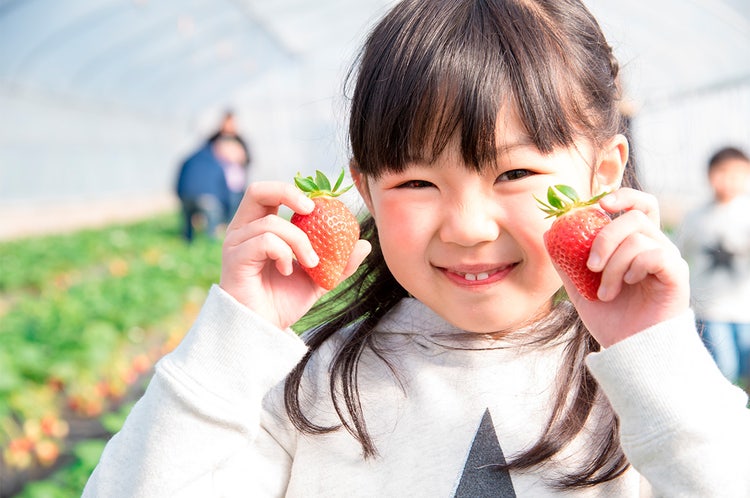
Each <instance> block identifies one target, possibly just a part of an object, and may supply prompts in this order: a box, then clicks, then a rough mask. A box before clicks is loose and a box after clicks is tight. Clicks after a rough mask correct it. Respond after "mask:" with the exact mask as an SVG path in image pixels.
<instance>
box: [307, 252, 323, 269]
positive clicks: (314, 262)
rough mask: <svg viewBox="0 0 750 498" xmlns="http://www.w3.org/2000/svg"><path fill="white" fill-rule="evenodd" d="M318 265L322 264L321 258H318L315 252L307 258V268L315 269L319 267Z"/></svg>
mask: <svg viewBox="0 0 750 498" xmlns="http://www.w3.org/2000/svg"><path fill="white" fill-rule="evenodd" d="M318 263H320V258H318V255H317V254H316V253H314V252H311V253H310V254H308V256H307V266H308V268H315V267H316V266H318Z"/></svg>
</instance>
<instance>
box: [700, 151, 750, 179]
mask: <svg viewBox="0 0 750 498" xmlns="http://www.w3.org/2000/svg"><path fill="white" fill-rule="evenodd" d="M733 159H737V160H740V161H745V162H747V163H750V159H748V157H747V155H746V154H745V153H744V152H743V151H742V150H741V149H738V148H737V147H722V148H721V149H719V150H717V151H716V152H714V154H713V155H712V156H711V158H710V159H709V160H708V172H709V173H710V172H711V171H712V170H713V169H714V168H716V166H718V165H719V164H721V163H723V162H725V161H729V160H733Z"/></svg>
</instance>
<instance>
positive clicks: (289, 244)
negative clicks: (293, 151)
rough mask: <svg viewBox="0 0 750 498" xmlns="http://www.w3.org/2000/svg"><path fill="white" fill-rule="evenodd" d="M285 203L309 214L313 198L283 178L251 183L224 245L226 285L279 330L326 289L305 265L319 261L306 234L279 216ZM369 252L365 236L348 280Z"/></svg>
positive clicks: (222, 283) (349, 268) (351, 262)
mask: <svg viewBox="0 0 750 498" xmlns="http://www.w3.org/2000/svg"><path fill="white" fill-rule="evenodd" d="M282 205H285V206H287V207H289V208H290V209H292V210H293V211H295V212H298V213H300V214H308V213H310V212H311V211H312V210H313V208H314V204H313V202H312V200H310V199H309V198H308V197H306V196H305V195H304V194H303V193H302V192H300V191H299V190H298V189H297V188H296V187H294V186H293V185H291V184H287V183H282V182H257V183H253V184H251V185H250V186H249V187H248V189H247V191H246V192H245V196H244V197H243V199H242V202H241V203H240V206H239V208H238V210H237V213H236V214H235V216H234V219H232V221H231V223H230V224H229V226H228V227H227V234H226V238H225V239H224V245H223V248H222V268H221V281H220V283H219V285H220V286H221V288H222V289H224V290H225V291H226V292H228V293H229V294H230V295H231V296H233V297H234V298H235V299H237V301H239V302H240V303H242V304H244V305H245V306H247V307H248V308H250V309H251V310H253V311H254V312H256V313H258V314H259V315H261V316H263V317H264V318H266V319H267V320H268V321H270V322H271V323H273V324H275V325H276V326H278V327H279V328H282V329H283V328H286V327H289V326H290V325H292V324H293V323H295V322H296V321H297V320H299V319H300V318H301V317H302V315H304V314H305V313H306V312H307V311H308V310H309V309H310V308H311V307H312V305H313V304H314V303H315V301H317V300H318V299H319V298H320V297H321V296H322V295H323V294H325V292H326V290H325V289H323V288H322V287H319V286H318V285H316V284H315V283H314V282H313V281H312V280H311V279H310V277H308V275H307V273H305V271H304V270H303V269H302V267H301V266H300V265H305V266H308V267H312V266H315V265H316V264H317V263H318V256H317V255H316V254H315V251H314V250H313V248H312V245H311V244H310V240H309V239H308V238H307V235H305V233H304V232H303V231H302V230H300V229H299V228H297V227H296V226H294V225H293V224H292V223H290V222H289V221H288V220H285V219H284V218H282V217H280V216H278V212H279V207H280V206H282ZM369 251H370V244H369V243H368V242H366V241H364V240H360V241H358V242H357V244H356V245H355V247H354V252H353V253H352V256H351V258H350V260H349V264H348V265H347V267H346V269H345V270H344V278H346V277H348V276H350V275H351V274H352V273H354V271H355V270H356V269H357V267H358V266H359V265H360V263H362V261H363V260H364V258H365V256H367V254H368V253H369Z"/></svg>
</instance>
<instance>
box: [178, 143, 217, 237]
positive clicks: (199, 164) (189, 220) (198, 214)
mask: <svg viewBox="0 0 750 498" xmlns="http://www.w3.org/2000/svg"><path fill="white" fill-rule="evenodd" d="M216 148H217V147H216V146H215V144H214V143H212V142H210V141H209V142H208V143H206V144H204V145H203V146H202V147H200V148H199V149H198V150H197V151H196V152H195V153H193V154H192V155H190V157H188V158H187V159H186V160H185V161H184V162H183V163H182V165H181V166H180V170H179V174H178V177H177V187H176V191H177V196H178V197H179V198H180V203H181V205H182V215H183V236H184V238H185V240H186V241H188V242H192V241H193V239H194V237H195V231H196V228H197V226H198V224H199V218H202V220H201V221H202V224H204V225H205V232H206V234H207V235H208V236H209V237H211V238H214V237H217V236H218V232H219V229H220V225H221V224H222V223H223V222H224V220H225V219H226V216H227V212H228V210H229V205H230V193H229V187H228V185H227V180H226V177H225V174H224V168H223V167H222V164H221V162H220V160H219V157H218V156H217V154H216Z"/></svg>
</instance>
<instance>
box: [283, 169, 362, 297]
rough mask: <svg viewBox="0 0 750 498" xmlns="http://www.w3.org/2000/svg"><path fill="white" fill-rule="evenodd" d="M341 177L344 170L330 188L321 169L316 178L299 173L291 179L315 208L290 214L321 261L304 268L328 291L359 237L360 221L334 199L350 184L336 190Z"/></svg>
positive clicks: (339, 276)
mask: <svg viewBox="0 0 750 498" xmlns="http://www.w3.org/2000/svg"><path fill="white" fill-rule="evenodd" d="M343 179H344V170H343V169H342V170H341V174H340V175H339V177H338V179H337V180H336V184H335V185H334V186H333V188H331V183H330V182H329V181H328V178H327V177H326V176H325V175H324V174H323V173H321V172H320V171H316V172H315V178H313V177H311V176H308V177H303V176H301V175H300V174H299V173H297V176H296V177H295V178H294V183H295V184H296V185H297V187H298V188H299V189H300V190H302V191H303V192H305V193H306V194H307V196H308V197H310V198H311V199H312V200H313V202H315V209H313V211H312V212H311V213H310V214H298V213H294V214H293V215H292V219H291V221H292V223H293V224H295V225H296V226H298V227H299V228H301V229H302V231H303V232H305V233H306V234H307V236H308V237H309V238H310V242H311V243H312V246H313V249H315V252H316V253H317V254H318V257H319V258H320V263H318V265H317V266H315V267H313V268H305V271H306V272H307V274H308V275H310V277H311V278H312V279H313V281H314V282H315V283H316V284H318V285H319V286H321V287H323V288H325V289H327V290H331V289H333V288H334V287H336V285H337V284H338V283H339V281H340V280H341V274H342V273H343V271H344V267H345V266H346V263H347V262H348V261H349V256H351V253H352V250H353V249H354V244H355V243H356V242H357V240H358V239H359V222H358V221H357V218H356V217H355V216H354V215H353V214H352V212H351V211H349V209H348V208H347V207H346V206H345V205H344V203H343V202H341V201H340V200H339V199H336V197H338V196H339V195H341V194H343V193H344V192H346V191H347V190H349V189H350V188H351V187H352V186H351V185H349V186H348V187H346V188H344V189H342V190H339V187H340V186H341V182H342V181H343Z"/></svg>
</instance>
